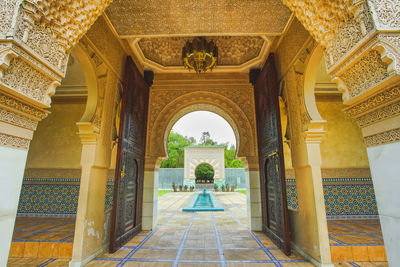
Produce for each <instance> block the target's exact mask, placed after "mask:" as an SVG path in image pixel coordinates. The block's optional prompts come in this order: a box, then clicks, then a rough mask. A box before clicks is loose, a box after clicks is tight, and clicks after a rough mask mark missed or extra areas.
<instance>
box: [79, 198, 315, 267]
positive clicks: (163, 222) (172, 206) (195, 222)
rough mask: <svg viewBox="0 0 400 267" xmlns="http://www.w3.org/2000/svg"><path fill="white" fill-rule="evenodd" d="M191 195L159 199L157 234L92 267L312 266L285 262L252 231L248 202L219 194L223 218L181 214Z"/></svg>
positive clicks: (137, 240) (104, 257)
mask: <svg viewBox="0 0 400 267" xmlns="http://www.w3.org/2000/svg"><path fill="white" fill-rule="evenodd" d="M191 196H192V194H191V193H170V194H166V195H163V196H161V197H160V199H159V215H158V229H157V230H156V231H153V232H150V233H146V232H144V233H141V235H139V236H137V237H135V238H133V239H132V240H131V241H130V242H129V243H128V244H126V246H125V247H123V248H121V249H120V250H119V251H118V252H116V253H114V254H103V255H101V256H99V257H98V258H96V259H95V260H93V261H91V262H90V263H89V264H88V265H87V266H178V265H179V266H258V265H261V266H313V265H311V264H310V263H308V262H306V261H305V260H304V259H302V257H300V256H299V255H298V254H296V253H293V254H292V255H291V256H290V257H287V256H285V255H284V254H283V253H282V252H281V251H280V250H279V249H277V247H276V246H275V245H273V244H272V243H271V241H270V240H269V239H268V238H266V237H265V236H264V235H263V234H262V233H253V232H251V231H249V230H248V229H247V219H246V217H247V214H246V212H245V209H246V197H245V195H243V194H240V193H217V197H218V199H219V200H220V202H222V204H223V205H224V207H225V209H226V210H225V211H224V212H182V211H181V209H182V207H183V206H184V204H185V203H186V202H187V201H188V199H189V198H190V197H191Z"/></svg>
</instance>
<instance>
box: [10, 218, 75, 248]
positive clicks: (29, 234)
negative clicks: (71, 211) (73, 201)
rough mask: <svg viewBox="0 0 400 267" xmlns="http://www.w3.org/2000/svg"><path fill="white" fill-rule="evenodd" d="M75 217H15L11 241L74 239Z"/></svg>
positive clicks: (64, 240)
mask: <svg viewBox="0 0 400 267" xmlns="http://www.w3.org/2000/svg"><path fill="white" fill-rule="evenodd" d="M74 228H75V218H53V219H51V218H37V217H17V219H16V220H15V227H14V234H13V242H64V243H72V241H73V239H74V230H75V229H74Z"/></svg>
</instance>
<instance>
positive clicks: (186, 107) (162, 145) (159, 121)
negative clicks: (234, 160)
mask: <svg viewBox="0 0 400 267" xmlns="http://www.w3.org/2000/svg"><path fill="white" fill-rule="evenodd" d="M150 101H151V100H150ZM196 110H207V111H211V112H214V113H216V114H218V115H220V116H221V117H223V118H224V119H226V120H227V122H228V123H229V124H230V125H231V127H232V129H233V130H234V132H235V136H236V141H237V147H238V148H237V152H236V155H237V157H240V158H241V157H254V156H255V155H256V151H255V142H256V140H255V135H254V132H255V130H254V127H255V125H254V124H252V123H251V122H250V121H249V119H248V118H247V116H246V114H245V112H244V111H243V110H242V109H241V108H240V107H239V106H238V105H237V104H236V103H235V102H233V101H232V100H230V99H229V98H227V97H225V96H224V95H222V94H220V93H217V92H214V91H213V92H210V91H207V90H204V91H196V92H188V93H184V94H183V95H181V96H179V97H177V98H175V99H174V100H173V101H171V102H170V103H168V104H167V105H165V107H164V108H163V109H162V110H161V111H160V113H159V114H158V115H157V117H156V118H155V119H154V121H151V120H149V122H148V124H149V126H148V139H147V144H148V146H147V147H148V149H147V157H149V158H153V159H154V160H157V159H158V158H166V157H167V149H166V140H167V138H168V134H169V132H170V130H171V129H172V126H173V125H174V123H175V122H176V121H177V120H178V119H179V118H181V117H182V116H183V115H185V114H187V113H189V112H192V111H196ZM149 113H151V110H150V112H149ZM149 118H151V116H149Z"/></svg>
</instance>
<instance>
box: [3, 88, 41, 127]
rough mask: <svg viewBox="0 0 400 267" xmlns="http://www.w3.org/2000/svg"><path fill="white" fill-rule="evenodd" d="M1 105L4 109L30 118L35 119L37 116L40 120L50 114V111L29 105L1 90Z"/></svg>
mask: <svg viewBox="0 0 400 267" xmlns="http://www.w3.org/2000/svg"><path fill="white" fill-rule="evenodd" d="M0 107H1V108H2V109H6V110H9V111H11V112H14V113H18V114H21V115H23V116H26V117H28V118H33V119H35V118H36V119H37V120H38V121H39V120H42V119H44V118H46V117H47V115H48V114H49V112H48V111H44V110H42V109H39V108H35V107H32V106H30V105H27V104H25V103H23V102H22V101H20V100H17V99H14V98H12V97H9V96H7V95H5V94H2V93H1V92H0Z"/></svg>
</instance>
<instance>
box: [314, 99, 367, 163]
mask: <svg viewBox="0 0 400 267" xmlns="http://www.w3.org/2000/svg"><path fill="white" fill-rule="evenodd" d="M339 101H340V100H336V101H335V100H333V101H332V100H331V101H317V107H318V111H319V113H320V114H321V116H322V118H323V119H324V120H326V121H327V123H326V124H325V126H324V129H325V130H326V134H325V136H324V137H323V138H322V143H321V146H320V148H321V157H322V166H321V167H322V168H369V164H368V157H367V150H366V146H365V144H364V140H363V137H362V135H361V130H360V127H359V126H358V125H357V123H356V122H355V121H354V119H352V118H350V117H349V116H347V115H346V114H345V113H344V112H343V111H342V110H343V108H344V105H343V104H342V103H341V102H339Z"/></svg>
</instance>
